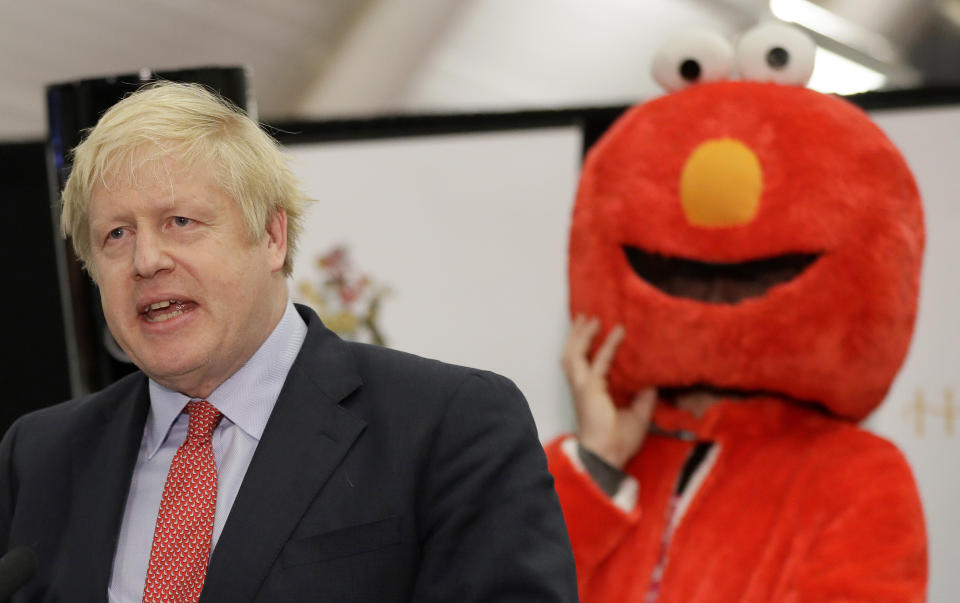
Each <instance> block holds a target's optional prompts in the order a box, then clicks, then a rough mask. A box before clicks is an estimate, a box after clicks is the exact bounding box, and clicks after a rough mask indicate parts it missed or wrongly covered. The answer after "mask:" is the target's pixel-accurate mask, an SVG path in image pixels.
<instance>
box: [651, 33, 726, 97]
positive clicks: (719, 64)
mask: <svg viewBox="0 0 960 603" xmlns="http://www.w3.org/2000/svg"><path fill="white" fill-rule="evenodd" d="M732 69H733V47H732V46H731V45H730V43H729V42H727V40H726V39H724V38H723V36H721V35H720V34H718V33H716V32H712V31H688V32H685V33H682V34H680V35H678V36H675V37H673V38H671V39H670V40H668V41H667V43H666V44H664V45H663V46H661V47H660V49H659V50H658V51H657V54H656V55H654V57H653V79H655V80H657V83H658V84H660V85H661V86H662V87H663V88H664V89H665V90H666V91H668V92H676V91H677V90H682V89H684V88H687V87H689V86H692V85H693V84H699V83H701V82H715V81H718V80H723V79H726V78H727V77H729V76H730V71H731V70H732Z"/></svg>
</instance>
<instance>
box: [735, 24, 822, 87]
mask: <svg viewBox="0 0 960 603" xmlns="http://www.w3.org/2000/svg"><path fill="white" fill-rule="evenodd" d="M816 51H817V46H816V44H814V43H813V40H811V39H810V37H809V36H807V35H806V34H805V33H803V32H802V31H800V30H799V29H797V28H795V27H791V26H790V25H785V24H783V23H765V24H763V25H759V26H757V27H755V28H753V29H751V30H750V31H748V32H747V33H745V34H743V36H742V37H741V38H740V41H739V42H738V43H737V64H738V67H739V70H740V77H742V78H743V79H745V80H752V81H755V82H775V83H777V84H785V85H793V86H804V85H806V83H807V82H808V81H809V80H810V75H811V74H812V73H813V59H814V55H815V54H816Z"/></svg>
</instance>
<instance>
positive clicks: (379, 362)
mask: <svg viewBox="0 0 960 603" xmlns="http://www.w3.org/2000/svg"><path fill="white" fill-rule="evenodd" d="M348 345H349V346H350V348H351V351H352V352H353V354H354V356H355V357H356V358H357V360H358V362H359V365H360V370H361V373H362V376H363V379H364V382H365V383H367V382H369V381H370V380H371V379H374V380H377V379H381V378H386V379H390V380H391V381H394V382H396V378H397V377H400V378H401V382H404V381H407V382H417V383H433V384H435V385H436V386H437V387H441V388H445V389H446V388H454V389H456V388H459V387H462V386H463V385H464V382H470V381H473V380H477V381H478V382H483V383H486V384H488V385H489V386H490V387H494V388H504V389H516V385H515V384H514V383H513V381H511V380H510V379H509V378H507V377H504V376H503V375H500V374H498V373H494V372H492V371H489V370H484V369H479V368H473V367H468V366H462V365H458V364H451V363H448V362H443V361H441V360H436V359H433V358H426V357H424V356H418V355H416V354H411V353H409V352H403V351H400V350H394V349H391V348H386V347H382V346H377V345H370V344H365V343H355V342H349V343H348Z"/></svg>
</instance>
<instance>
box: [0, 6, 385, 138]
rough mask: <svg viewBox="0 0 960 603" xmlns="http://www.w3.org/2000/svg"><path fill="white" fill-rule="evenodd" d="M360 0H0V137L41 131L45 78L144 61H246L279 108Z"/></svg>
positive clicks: (266, 97) (330, 46)
mask: <svg viewBox="0 0 960 603" xmlns="http://www.w3.org/2000/svg"><path fill="white" fill-rule="evenodd" d="M368 4H369V2H368V1H367V0H274V1H259V0H203V1H196V0H135V1H125V0H84V1H83V2H73V1H70V0H30V1H29V2H18V1H15V0H0V139H6V140H10V139H17V138H26V137H34V138H35V137H38V136H43V134H44V133H45V131H46V122H45V117H44V86H45V85H46V84H49V83H55V82H62V81H70V80H76V79H83V78H87V77H94V76H99V75H109V74H122V73H131V72H133V73H135V72H138V71H139V70H140V69H141V68H143V67H149V68H153V69H164V68H167V69H173V68H180V67H191V66H202V65H238V64H244V65H249V66H250V67H251V68H252V70H253V77H254V83H255V85H256V94H257V100H258V105H259V107H260V112H261V114H262V115H271V114H280V115H283V114H285V113H287V112H288V110H289V107H290V99H295V98H297V97H298V96H299V95H300V94H301V93H302V91H303V90H304V89H305V88H306V87H308V86H309V85H310V84H311V83H312V77H313V75H314V74H317V73H320V72H322V70H323V68H324V65H325V62H326V61H327V60H328V59H329V57H330V56H331V55H332V54H333V53H334V51H335V49H336V47H337V45H338V43H339V42H340V40H341V39H342V37H343V35H344V33H345V32H347V31H349V30H350V28H351V27H352V24H353V23H354V22H355V21H356V20H357V19H359V18H361V17H362V14H363V11H364V10H365V8H366V7H367V5H368Z"/></svg>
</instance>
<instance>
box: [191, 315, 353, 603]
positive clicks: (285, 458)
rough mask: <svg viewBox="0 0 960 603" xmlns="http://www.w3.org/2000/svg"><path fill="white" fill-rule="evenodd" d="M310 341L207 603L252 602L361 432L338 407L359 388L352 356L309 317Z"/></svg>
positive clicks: (219, 557) (231, 529)
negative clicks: (300, 523)
mask: <svg viewBox="0 0 960 603" xmlns="http://www.w3.org/2000/svg"><path fill="white" fill-rule="evenodd" d="M301 313H302V314H304V318H305V319H306V320H307V326H308V333H307V338H306V340H304V344H303V347H302V348H301V351H300V354H299V356H298V357H297V360H296V362H295V363H294V365H293V367H292V368H291V369H290V374H289V375H288V376H287V380H286V383H285V384H284V386H283V390H282V391H281V393H280V397H279V398H278V399H277V403H276V405H275V406H274V409H273V413H272V414H271V415H270V419H269V421H268V422H267V426H266V428H265V429H264V432H263V436H262V438H261V439H260V443H259V444H258V445H257V451H256V453H255V454H254V456H253V459H252V460H251V462H250V467H249V468H248V469H247V474H246V476H245V477H244V480H243V484H242V485H241V487H240V491H239V492H238V493H237V498H236V500H235V501H234V504H233V508H232V509H231V511H230V515H229V517H228V518H227V523H226V525H225V526H224V529H223V533H222V534H221V535H220V539H219V541H218V542H217V547H216V549H215V550H214V552H213V556H212V557H211V559H210V566H209V568H208V570H207V578H206V582H205V584H204V589H203V594H202V596H201V601H238V602H240V601H251V600H253V598H254V596H255V595H256V593H257V591H258V590H259V588H260V585H261V584H262V582H263V580H264V579H265V578H266V576H267V574H268V573H269V571H270V568H271V567H272V566H273V564H274V563H275V562H276V559H277V557H278V556H279V554H280V551H281V549H282V548H283V546H284V545H285V544H286V542H287V540H288V539H289V538H290V535H291V533H292V532H293V530H294V528H295V527H296V525H297V523H298V522H299V520H300V518H301V517H302V515H303V514H304V512H305V511H306V510H307V508H308V507H309V505H310V503H311V502H312V501H313V500H314V499H315V498H316V496H317V492H319V490H320V489H321V488H322V487H323V485H324V483H326V481H327V479H329V477H330V475H331V473H332V472H333V470H334V469H335V468H336V467H337V466H338V465H339V464H340V462H341V460H342V459H343V458H344V456H345V455H346V454H347V452H348V450H349V449H350V447H351V446H352V444H353V442H354V440H356V438H357V437H358V436H359V435H360V433H361V432H362V431H363V429H364V427H365V426H366V424H365V423H364V421H363V420H362V419H360V418H358V417H356V416H354V415H352V414H350V413H349V412H348V411H347V410H345V409H344V408H342V407H341V406H339V405H338V403H339V402H340V401H341V400H343V398H345V397H346V396H347V395H349V394H350V393H351V392H353V391H354V390H355V389H356V388H357V387H359V386H360V383H361V382H360V377H359V373H358V372H357V368H356V366H355V361H354V359H353V356H352V355H351V353H350V351H349V350H348V349H347V346H346V344H344V343H343V342H342V341H341V340H340V339H339V338H337V336H336V335H334V334H333V333H331V332H330V331H328V330H327V329H326V328H325V327H324V326H323V325H322V324H321V323H320V320H319V319H318V318H317V317H316V315H315V314H313V313H312V312H310V311H309V310H306V311H305V310H304V309H302V308H301Z"/></svg>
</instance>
